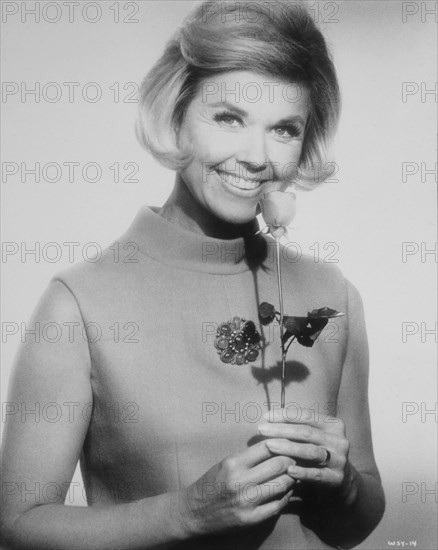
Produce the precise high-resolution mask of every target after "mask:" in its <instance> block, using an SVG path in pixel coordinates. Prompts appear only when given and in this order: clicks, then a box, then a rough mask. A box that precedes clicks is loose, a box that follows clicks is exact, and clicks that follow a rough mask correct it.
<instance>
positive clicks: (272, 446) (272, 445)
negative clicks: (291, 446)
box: [265, 440, 281, 453]
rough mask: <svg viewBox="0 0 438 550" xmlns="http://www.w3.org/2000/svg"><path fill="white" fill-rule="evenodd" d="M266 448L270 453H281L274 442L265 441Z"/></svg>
mask: <svg viewBox="0 0 438 550" xmlns="http://www.w3.org/2000/svg"><path fill="white" fill-rule="evenodd" d="M265 444H266V446H267V447H268V449H269V450H270V451H272V452H273V453H281V448H280V446H279V445H278V443H276V442H275V441H269V440H268V441H266V442H265Z"/></svg>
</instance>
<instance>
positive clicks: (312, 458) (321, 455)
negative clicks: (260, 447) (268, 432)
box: [266, 439, 332, 466]
mask: <svg viewBox="0 0 438 550" xmlns="http://www.w3.org/2000/svg"><path fill="white" fill-rule="evenodd" d="M266 445H267V446H268V448H269V449H270V450H271V451H272V452H273V453H276V454H278V455H282V456H286V457H291V458H294V459H300V460H306V461H308V462H313V463H314V464H315V465H316V466H318V465H320V464H323V463H324V462H325V461H326V459H327V456H328V455H327V449H326V448H325V447H321V446H320V445H313V444H309V443H296V442H294V441H289V440H288V439H268V440H267V441H266ZM331 454H332V453H331V452H330V459H331Z"/></svg>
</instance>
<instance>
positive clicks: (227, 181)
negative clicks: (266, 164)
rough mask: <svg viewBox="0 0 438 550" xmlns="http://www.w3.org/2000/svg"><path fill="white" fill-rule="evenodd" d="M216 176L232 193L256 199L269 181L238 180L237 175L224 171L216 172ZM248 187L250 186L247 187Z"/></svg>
mask: <svg viewBox="0 0 438 550" xmlns="http://www.w3.org/2000/svg"><path fill="white" fill-rule="evenodd" d="M215 172H216V174H217V175H218V176H219V179H220V181H221V183H222V185H223V186H224V187H225V188H226V189H227V190H229V191H230V192H232V193H234V194H235V195H238V196H240V197H248V198H249V197H255V196H257V195H259V194H260V189H261V188H262V186H263V184H264V183H266V182H267V181H269V180H267V179H258V178H257V179H254V178H236V174H233V173H231V172H225V171H224V170H215ZM236 181H237V182H239V181H240V182H241V183H242V184H243V185H244V186H240V185H238V184H237V183H236ZM246 185H248V186H249V188H248V187H245V186H246Z"/></svg>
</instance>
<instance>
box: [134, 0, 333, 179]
mask: <svg viewBox="0 0 438 550" xmlns="http://www.w3.org/2000/svg"><path fill="white" fill-rule="evenodd" d="M229 71H251V72H255V73H259V74H263V75H266V76H269V77H271V78H272V77H275V78H278V79H281V80H283V81H289V82H291V83H297V84H299V85H304V86H306V87H307V89H308V90H309V98H310V106H309V107H310V112H309V118H308V121H307V125H306V129H305V135H304V142H303V149H302V154H301V158H300V163H299V166H300V169H301V172H302V174H304V177H303V178H302V179H301V180H300V181H299V182H298V185H299V186H302V187H304V188H308V189H309V188H312V187H313V186H314V185H315V184H316V183H319V181H320V180H321V179H324V178H323V177H322V178H317V177H316V178H315V174H316V172H317V170H316V169H315V167H316V168H317V169H318V173H319V174H323V173H324V170H321V167H322V166H323V164H324V161H325V152H326V147H327V144H328V142H329V140H330V138H331V136H332V134H333V132H334V131H335V129H336V127H337V123H338V119H339V111H340V93H339V86H338V81H337V78H336V71H335V68H334V65H333V62H332V60H331V56H330V54H329V52H328V49H327V45H326V42H325V40H324V37H323V35H322V34H321V32H320V30H319V29H318V28H317V27H316V25H315V23H314V21H313V20H312V18H311V16H310V14H309V12H308V11H307V10H306V8H305V7H304V6H303V5H302V4H300V3H298V2H296V1H295V2H287V1H284V0H276V1H275V2H269V1H260V0H255V1H254V0H253V1H251V2H238V1H223V0H221V1H218V2H206V1H203V2H201V3H199V4H197V5H196V6H195V8H194V9H193V11H192V12H191V13H190V14H189V15H188V16H187V17H186V19H185V20H184V21H183V23H182V25H181V26H180V27H179V28H178V30H177V31H176V33H175V34H174V36H173V37H172V38H171V39H170V40H169V42H168V43H167V45H166V47H165V50H164V53H163V54H162V56H161V57H160V58H159V59H158V61H157V62H156V63H155V65H154V66H153V67H152V69H151V70H150V71H149V73H148V74H147V75H146V77H145V78H144V80H143V82H142V84H141V87H140V100H139V118H138V121H137V128H136V131H137V137H138V139H139V141H140V143H141V144H142V145H143V146H144V147H145V148H146V149H147V150H148V151H150V152H151V154H152V155H153V156H154V157H155V158H156V159H157V160H158V161H159V162H161V164H163V165H164V166H166V167H168V168H171V169H174V170H179V169H181V168H183V167H184V166H185V165H186V164H187V163H188V162H189V161H190V157H191V155H190V152H188V151H184V150H182V148H181V147H180V146H179V144H178V133H179V128H180V126H181V122H182V121H183V118H184V113H185V111H186V109H187V107H188V105H189V104H190V102H191V101H192V99H193V98H194V97H195V95H196V94H197V92H198V91H199V89H200V85H201V84H202V83H203V82H205V81H206V80H208V78H209V77H211V76H212V75H217V74H219V73H222V72H229ZM306 173H307V174H308V176H307V177H306ZM309 174H312V176H311V177H310V176H309Z"/></svg>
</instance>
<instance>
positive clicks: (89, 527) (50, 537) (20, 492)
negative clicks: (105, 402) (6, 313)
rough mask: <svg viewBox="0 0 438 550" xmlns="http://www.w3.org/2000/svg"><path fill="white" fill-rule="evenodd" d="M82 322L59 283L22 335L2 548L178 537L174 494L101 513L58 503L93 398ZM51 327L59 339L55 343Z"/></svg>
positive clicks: (9, 424) (5, 473) (11, 399)
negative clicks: (59, 332)
mask: <svg viewBox="0 0 438 550" xmlns="http://www.w3.org/2000/svg"><path fill="white" fill-rule="evenodd" d="M36 323H39V326H38V325H35V324H36ZM47 323H52V325H47ZM54 323H56V325H55V324H54ZM73 323H75V325H74V324H73ZM82 325H83V320H82V318H81V314H80V311H79V308H78V306H77V303H76V300H75V298H74V296H73V295H72V294H71V292H70V291H69V290H68V289H67V287H65V286H64V285H63V283H61V282H59V281H55V282H52V283H51V284H50V286H49V289H48V290H47V291H46V293H45V294H44V295H43V297H42V298H41V300H40V303H39V305H38V307H37V309H36V312H35V314H34V316H33V319H32V320H31V321H30V323H28V324H27V325H26V328H27V329H29V330H30V329H32V328H35V326H36V327H37V333H39V334H40V337H39V341H37V340H38V338H37V339H36V338H35V337H34V336H32V335H30V334H28V335H27V337H26V342H25V343H24V344H22V346H21V349H20V351H19V354H18V356H17V359H16V364H15V367H14V373H13V378H12V380H11V384H10V388H9V396H8V409H7V410H8V412H9V414H8V416H7V417H6V422H5V434H4V440H3V449H2V507H1V508H2V512H1V527H2V534H3V538H4V543H5V544H6V546H7V547H8V548H23V549H24V548H25V549H26V550H29V549H41V550H49V549H52V548H53V549H56V550H69V549H75V550H79V549H84V550H90V549H96V550H98V549H102V550H103V549H105V550H109V549H112V548H124V549H132V550H134V549H136V548H142V549H144V548H152V547H156V546H158V545H159V544H162V543H170V542H174V541H177V540H180V539H183V538H184V537H185V529H184V528H183V527H182V523H181V522H180V521H179V516H178V514H177V513H173V510H176V508H175V502H176V498H177V494H164V495H160V496H156V497H152V498H145V499H142V500H139V501H137V502H133V503H128V504H120V505H114V506H108V507H106V508H103V507H74V506H65V505H64V500H65V495H66V493H67V490H68V485H69V483H70V481H71V478H72V476H73V473H74V470H75V467H76V464H77V461H78V459H79V456H80V453H81V449H82V445H83V442H84V438H85V435H86V433H87V429H88V423H89V421H88V419H86V418H84V416H83V415H82V414H80V413H78V411H82V410H83V409H84V406H85V405H86V404H89V403H91V402H92V400H93V398H92V391H91V381H90V369H91V365H90V356H89V350H88V343H87V342H86V340H85V339H84V338H83V335H82ZM50 326H52V327H53V328H52V329H51V330H52V332H50V328H49V327H50ZM44 327H46V329H47V332H45V329H44ZM57 327H61V328H62V337H61V338H60V339H59V341H57V342H54V341H53V340H56V332H55V330H59V328H57ZM69 327H76V330H75V331H74V332H69ZM44 334H46V336H45V337H44V336H43V335H44ZM72 335H74V337H72ZM50 339H52V342H51V341H50ZM48 404H50V405H48ZM32 411H33V412H32ZM85 416H87V415H85ZM172 507H173V508H172Z"/></svg>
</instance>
